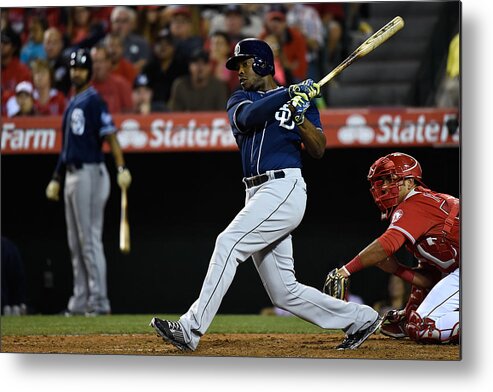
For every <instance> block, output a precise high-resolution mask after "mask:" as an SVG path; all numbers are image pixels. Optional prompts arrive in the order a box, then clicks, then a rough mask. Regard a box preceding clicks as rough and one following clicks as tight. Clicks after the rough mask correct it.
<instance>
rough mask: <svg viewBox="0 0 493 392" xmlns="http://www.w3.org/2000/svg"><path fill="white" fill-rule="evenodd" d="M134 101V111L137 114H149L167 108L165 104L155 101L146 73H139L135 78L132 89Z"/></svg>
mask: <svg viewBox="0 0 493 392" xmlns="http://www.w3.org/2000/svg"><path fill="white" fill-rule="evenodd" d="M132 102H133V105H134V106H133V112H134V113H137V114H149V113H154V112H163V111H165V110H166V107H165V105H164V104H159V102H156V101H153V99H152V88H151V86H150V84H149V78H148V77H147V75H146V74H144V73H141V74H139V75H137V76H136V78H135V81H134V83H133V90H132Z"/></svg>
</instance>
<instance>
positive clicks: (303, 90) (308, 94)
mask: <svg viewBox="0 0 493 392" xmlns="http://www.w3.org/2000/svg"><path fill="white" fill-rule="evenodd" d="M288 93H289V96H290V97H291V98H294V97H295V96H297V95H298V96H300V97H302V98H303V99H304V100H305V101H309V100H311V99H313V98H316V97H319V96H320V85H319V84H318V83H315V82H314V81H313V80H312V79H306V80H304V81H303V82H301V83H298V84H292V85H291V86H289V87H288Z"/></svg>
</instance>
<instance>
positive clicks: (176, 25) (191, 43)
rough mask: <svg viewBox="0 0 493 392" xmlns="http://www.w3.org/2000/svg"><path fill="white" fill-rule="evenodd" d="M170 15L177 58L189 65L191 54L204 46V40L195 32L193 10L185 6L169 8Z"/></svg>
mask: <svg viewBox="0 0 493 392" xmlns="http://www.w3.org/2000/svg"><path fill="white" fill-rule="evenodd" d="M167 12H168V13H169V14H170V20H169V30H170V32H171V35H172V36H173V39H174V42H175V56H177V57H178V58H180V59H182V61H184V62H186V63H188V60H189V59H190V54H191V53H193V52H195V51H196V50H198V49H201V48H202V47H203V45H204V40H203V39H202V37H201V36H200V35H199V32H198V31H197V30H195V26H194V24H193V21H192V17H193V15H192V10H191V9H190V7H186V6H183V5H180V6H168V7H167Z"/></svg>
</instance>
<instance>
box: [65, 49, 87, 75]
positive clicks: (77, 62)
mask: <svg viewBox="0 0 493 392" xmlns="http://www.w3.org/2000/svg"><path fill="white" fill-rule="evenodd" d="M69 64H70V68H84V69H87V70H88V71H89V75H88V76H87V80H91V77H92V59H91V53H90V52H89V50H87V49H77V50H75V51H73V52H72V53H70V61H69Z"/></svg>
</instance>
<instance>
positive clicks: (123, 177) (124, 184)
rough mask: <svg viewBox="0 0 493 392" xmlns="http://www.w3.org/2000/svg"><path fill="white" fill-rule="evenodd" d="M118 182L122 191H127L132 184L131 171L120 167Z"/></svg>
mask: <svg viewBox="0 0 493 392" xmlns="http://www.w3.org/2000/svg"><path fill="white" fill-rule="evenodd" d="M116 182H117V183H118V186H119V187H120V188H121V189H127V188H128V187H129V186H130V184H131V183H132V176H131V175H130V171H129V170H128V169H127V168H126V167H124V166H120V167H119V168H118V175H117V177H116Z"/></svg>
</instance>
